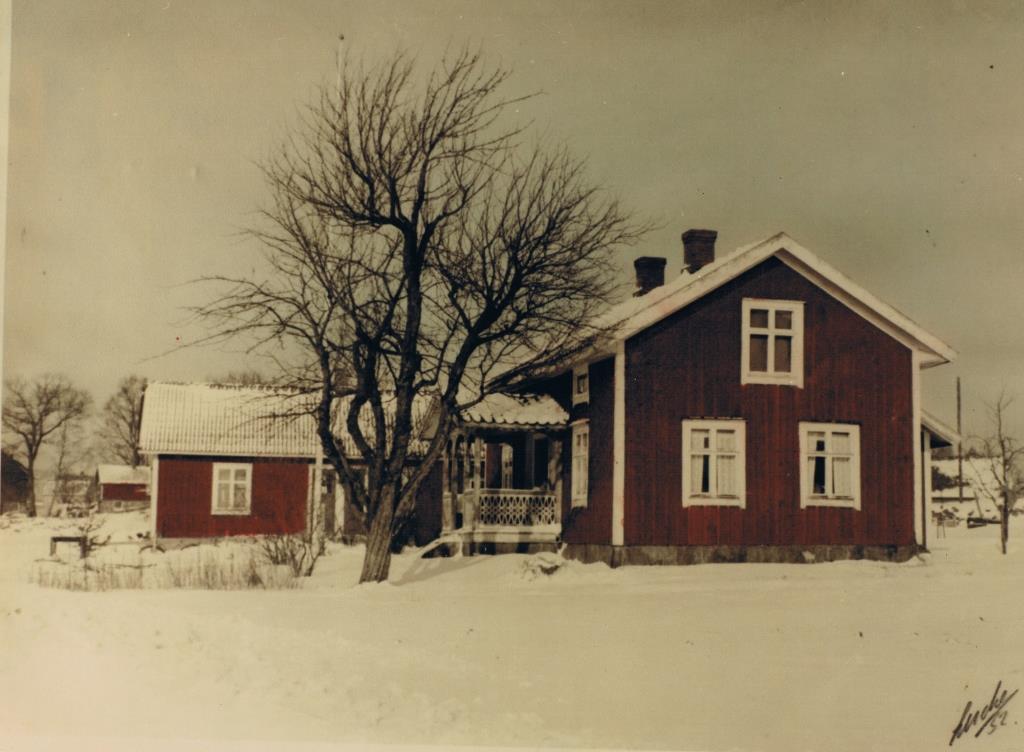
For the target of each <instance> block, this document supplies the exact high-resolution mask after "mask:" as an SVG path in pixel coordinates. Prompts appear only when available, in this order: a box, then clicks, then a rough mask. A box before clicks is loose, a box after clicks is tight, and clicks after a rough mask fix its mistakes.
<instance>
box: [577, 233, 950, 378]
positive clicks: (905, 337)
mask: <svg viewBox="0 0 1024 752" xmlns="http://www.w3.org/2000/svg"><path fill="white" fill-rule="evenodd" d="M773 256H774V257H776V258H778V259H779V260H780V261H782V262H783V263H784V264H786V265H787V266H788V267H790V268H791V269H793V270H794V271H796V272H797V273H798V274H801V275H802V276H804V277H806V278H807V279H808V280H810V281H811V282H813V283H814V284H816V285H817V286H818V287H820V288H822V289H823V290H825V291H826V292H828V293H829V294H830V295H832V296H833V297H834V298H836V299H837V300H839V301H840V302H841V303H843V304H845V305H846V306H847V307H849V308H850V309H852V310H853V311H854V312H856V313H857V314H859V315H861V316H863V317H864V318H865V319H867V320H868V321H870V322H871V323H872V324H874V325H875V326H877V327H878V328H879V329H881V330H883V331H884V332H886V333H887V334H889V335H890V336H892V337H893V338H894V339H896V340H897V341H899V342H902V343H903V344H904V345H906V346H907V347H909V348H911V349H913V350H917V351H918V352H920V353H921V356H922V357H921V366H922V368H927V367H930V366H936V365H940V364H942V363H947V362H949V361H951V360H953V359H954V358H955V357H956V351H954V350H953V348H951V347H950V346H949V345H947V344H945V343H944V342H942V340H940V339H939V338H938V337H936V336H935V335H933V334H930V333H929V332H927V331H925V330H924V329H922V328H921V327H920V326H918V325H917V324H916V323H914V322H913V321H911V320H910V319H909V318H908V317H907V316H905V315H904V314H902V313H900V312H899V311H898V310H896V309H895V308H893V307H892V306H890V305H889V304H887V303H884V302H882V301H881V300H880V299H878V298H877V297H875V296H874V295H872V294H871V293H870V292H868V291H867V290H865V289H864V288H862V287H861V286H860V285H858V284H857V283H856V282H854V281H853V280H851V279H850V278H849V277H847V276H846V275H844V274H843V273H842V272H840V271H838V270H837V269H835V268H833V267H832V266H830V265H829V264H826V263H825V262H824V261H822V260H821V259H820V258H818V257H817V256H815V255H814V254H813V253H811V252H810V251H809V250H807V249H806V248H804V247H803V246H802V245H800V244H799V243H797V242H796V241H795V240H793V239H792V238H791V237H789V236H788V235H786V233H784V232H780V233H777V234H776V235H772V236H771V237H770V238H766V239H765V240H762V241H759V242H757V243H753V244H751V245H747V246H742V247H740V248H737V249H736V250H735V251H734V252H733V253H730V254H729V255H727V256H724V257H722V258H720V259H718V260H717V261H714V262H712V263H710V264H708V265H707V266H704V267H702V268H701V269H700V270H699V271H697V272H696V273H695V274H691V273H689V272H684V273H683V274H680V275H679V276H678V277H677V278H676V279H674V280H672V281H671V282H669V283H668V284H665V285H662V286H661V287H657V288H655V289H653V290H651V291H650V292H648V293H647V294H646V295H643V296H641V297H638V298H630V299H629V300H626V301H624V302H623V303H620V304H619V305H617V306H614V307H612V308H611V309H609V310H608V311H606V312H605V313H604V314H602V315H601V316H600V317H599V318H598V319H597V321H595V327H596V328H598V329H602V330H608V331H609V332H610V337H609V339H605V340H603V341H602V343H601V346H599V348H598V349H599V350H600V351H601V352H602V353H605V352H608V351H609V350H610V349H611V348H610V346H612V345H614V344H615V343H617V342H620V341H623V340H626V339H629V338H630V337H632V336H633V335H635V334H638V333H639V332H641V331H643V330H644V329H646V328H647V327H649V326H651V325H652V324H655V323H657V322H658V321H661V320H662V319H664V318H665V317H666V316H670V315H671V314H673V313H675V312H676V311H679V310H681V309H682V308H685V307H686V306H688V305H689V304H690V303H693V302H694V301H696V300H698V299H699V298H702V297H704V296H705V295H707V294H708V293H710V292H712V291H713V290H715V289H717V288H719V287H721V286H722V285H724V284H725V283H727V282H729V281H731V280H733V279H735V278H736V277H738V276H739V275H740V274H743V273H744V272H746V271H748V270H749V269H752V268H754V267H755V266H757V265H758V264H760V263H761V262H762V261H765V260H766V259H768V258H771V257H773Z"/></svg>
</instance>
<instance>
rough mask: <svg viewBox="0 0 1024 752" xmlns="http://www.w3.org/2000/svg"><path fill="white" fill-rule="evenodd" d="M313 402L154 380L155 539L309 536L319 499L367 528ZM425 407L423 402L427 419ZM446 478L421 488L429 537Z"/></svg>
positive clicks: (336, 515) (329, 519)
mask: <svg viewBox="0 0 1024 752" xmlns="http://www.w3.org/2000/svg"><path fill="white" fill-rule="evenodd" d="M307 400H308V398H307V397H304V396H303V395H302V394H300V393H298V392H294V391H289V390H286V389H280V388H274V387H240V386H233V385H219V384H172V383H161V382H157V383H151V384H149V385H148V386H147V388H146V394H145V399H144V401H143V410H142V428H141V445H142V450H143V452H144V453H145V454H147V455H148V456H149V457H150V458H151V466H152V482H151V492H152V498H153V507H154V513H153V525H154V527H153V535H154V537H155V538H157V539H161V540H166V539H186V540H190V539H197V538H210V537H220V536H232V535H273V534H288V533H299V532H302V531H304V530H305V529H306V525H307V524H308V521H309V519H310V511H311V509H312V508H313V506H312V505H313V504H314V503H317V504H322V505H323V507H324V509H323V511H324V516H325V521H326V527H327V529H328V532H330V533H339V534H348V535H356V534H358V533H360V532H361V528H360V526H359V524H358V522H357V521H356V520H355V517H354V515H353V514H352V513H351V510H350V509H349V508H348V506H347V504H346V502H345V499H344V494H343V493H342V492H341V488H340V486H341V484H339V483H337V482H336V481H335V478H334V473H333V470H332V469H330V468H329V467H327V466H325V464H324V462H323V459H322V454H321V449H320V442H319V439H318V438H317V435H316V431H315V426H314V423H313V419H312V418H311V417H310V415H309V412H308V410H309V404H308V402H307ZM425 408H426V405H425V404H424V403H420V402H417V403H416V404H415V405H414V412H415V416H414V419H415V420H416V421H417V422H418V423H419V424H421V425H422V423H423V420H424V417H425V415H426V409H425ZM367 430H368V429H367ZM339 436H340V437H341V439H342V441H341V444H342V447H343V448H344V450H345V451H346V452H347V453H348V454H349V456H350V457H354V456H355V447H354V445H353V443H352V440H351V438H349V437H348V434H347V432H344V431H343V430H342V429H339ZM417 446H421V443H418V442H414V451H415V449H416V447H417ZM438 482H439V478H438V477H437V476H436V475H435V477H433V478H428V480H427V481H426V482H425V483H424V484H423V486H422V487H421V492H420V494H421V497H420V500H419V502H418V507H419V508H420V509H421V510H422V511H423V515H422V519H421V520H419V521H418V527H417V529H416V530H414V531H413V532H414V534H415V538H416V539H417V540H418V541H420V542H424V543H425V542H427V541H429V540H430V539H432V538H433V537H435V536H436V535H437V533H438V527H437V523H436V522H435V520H439V519H440V510H439V502H440V492H439V489H438ZM317 489H319V490H317Z"/></svg>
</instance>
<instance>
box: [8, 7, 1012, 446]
mask: <svg viewBox="0 0 1024 752" xmlns="http://www.w3.org/2000/svg"><path fill="white" fill-rule="evenodd" d="M846 5H847V4H845V3H842V4H841V3H813V4H804V3H799V2H778V3H768V2H765V3H753V2H742V3H721V2H692V3H683V2H649V3H629V4H627V3H621V2H608V3H600V2H591V3H573V2H558V3H549V2H508V1H507V0H502V2H436V3H425V2H423V3H414V2H372V3H371V2H337V1H336V0H332V1H330V2H289V3H279V2H253V3H239V2H225V1H221V2H216V3H208V2H191V3H182V2H178V1H176V0H170V1H169V0H158V1H157V2H132V3H128V2H88V3H85V2H83V3H77V2H76V3H67V2H55V1H53V0H47V1H45V2H40V1H38V0H34V1H33V2H15V4H14V9H13V46H12V51H13V52H12V57H13V64H12V69H11V70H12V72H11V87H10V90H11V99H10V144H9V150H10V151H9V170H8V175H7V180H8V205H7V233H6V266H5V290H4V293H5V294H4V330H3V335H4V339H3V358H4V364H3V365H4V375H5V376H10V375H13V374H15V373H20V374H24V375H32V374H36V373H39V372H42V371H47V370H50V371H63V372H66V373H68V374H69V375H70V376H71V377H72V378H73V379H74V380H75V381H77V382H78V383H79V384H80V385H81V386H83V387H85V388H87V389H89V390H90V391H91V392H92V393H93V395H94V397H95V399H96V400H97V402H98V403H100V404H102V402H103V401H104V400H105V399H106V398H107V396H109V394H110V393H111V392H112V391H113V389H114V386H115V384H116V382H117V380H118V379H119V378H120V377H121V376H123V375H126V374H129V373H133V372H134V373H142V374H144V375H146V376H148V377H150V378H151V379H188V380H201V379H204V378H208V377H211V376H215V375H217V374H219V373H223V372H225V371H227V370H238V369H240V368H243V367H245V366H246V365H255V366H259V364H258V363H253V362H251V361H250V362H247V361H245V360H244V358H243V356H241V355H240V354H238V353H230V352H219V351H211V350H190V351H184V352H178V353H176V354H173V355H169V356H165V357H160V358H154V356H156V355H157V354H158V353H161V352H164V351H166V350H168V349H170V348H172V347H174V345H175V343H176V342H177V341H178V338H179V337H180V338H181V339H182V340H187V339H189V338H191V337H194V336H195V335H196V334H197V333H198V331H197V330H196V329H195V328H194V327H193V326H192V325H191V324H189V323H188V315H187V313H186V312H185V311H184V310H183V309H184V307H185V306H188V305H189V304H194V303H196V302H198V301H199V300H200V299H201V296H199V295H198V294H197V291H196V290H194V289H193V288H190V287H189V286H188V285H186V284H185V283H186V282H187V281H188V280H190V279H192V278H195V277H197V276H200V275H202V274H208V273H216V272H237V271H239V270H241V269H244V268H245V265H246V264H250V263H251V261H250V260H251V259H253V258H254V255H255V250H254V247H253V246H252V244H251V243H250V242H249V241H246V240H240V239H239V237H238V230H239V229H240V228H242V227H244V226H246V225H247V224H248V223H249V222H250V220H251V214H252V212H253V210H254V209H255V208H256V207H257V206H258V205H259V204H260V201H261V200H262V199H263V198H264V196H265V193H264V188H263V186H262V184H261V181H260V178H259V175H258V173H257V170H256V169H255V167H254V166H253V163H254V161H256V160H258V159H260V158H262V157H264V156H265V155H266V154H268V153H270V152H271V151H272V150H273V149H274V147H275V145H276V144H278V143H279V142H280V140H281V138H282V136H283V135H284V134H285V133H286V132H287V130H288V128H289V126H290V125H291V124H292V123H294V122H295V119H296V113H297V109H298V108H299V107H300V106H301V105H302V104H303V103H304V102H305V101H307V100H308V99H309V97H310V95H311V94H312V92H313V89H314V87H315V86H316V85H317V84H319V83H320V82H322V81H324V80H330V79H331V77H332V75H333V64H334V55H335V39H336V36H337V35H338V34H339V33H344V35H345V37H346V45H348V48H349V51H350V53H351V54H352V55H354V56H356V57H361V56H362V57H366V58H367V59H369V60H371V61H372V60H375V59H378V58H381V57H383V56H386V55H387V54H388V53H389V52H390V51H392V50H393V49H395V47H396V46H398V45H401V46H404V47H406V48H409V49H411V50H413V51H418V52H420V53H421V55H422V56H423V58H424V59H425V60H426V61H431V60H433V59H434V58H435V57H436V56H437V54H438V53H439V52H440V51H441V50H443V48H444V47H445V45H447V44H454V45H461V44H462V43H464V42H467V41H468V42H470V43H479V44H480V45H481V46H482V47H483V49H484V50H485V51H486V52H487V53H488V55H490V56H491V57H492V58H493V59H494V60H500V61H501V62H503V63H505V64H507V65H509V66H511V67H513V68H514V69H515V71H516V75H515V77H514V79H513V81H512V83H511V85H510V88H509V92H510V93H520V92H522V93H525V92H530V91H535V90H541V91H543V92H544V94H543V95H542V96H540V97H538V98H536V99H535V100H533V101H531V102H530V103H528V104H527V105H525V106H523V107H522V112H521V113H520V114H521V116H522V117H523V118H524V119H529V120H532V121H533V122H534V123H535V128H536V132H537V134H538V135H539V136H541V137H550V138H554V139H558V140H563V141H565V142H567V143H568V144H569V145H570V146H571V147H572V148H573V149H574V150H575V151H576V152H577V153H579V154H581V155H584V156H586V157H587V158H588V159H589V164H590V168H591V172H592V176H593V178H594V179H595V180H597V181H599V182H601V183H603V184H605V185H607V186H608V187H609V188H611V189H613V190H614V191H615V192H617V193H618V195H619V196H620V197H621V198H622V199H623V201H624V202H625V204H626V205H627V206H630V207H633V208H635V209H637V210H639V211H640V212H642V213H643V214H644V215H645V216H647V217H650V218H651V219H653V220H655V221H657V222H659V223H661V225H662V229H661V230H658V231H656V232H654V233H652V234H651V235H650V236H649V237H648V239H647V241H646V242H645V243H644V244H643V245H642V246H641V247H638V248H636V249H633V250H631V251H629V252H628V254H627V255H624V256H623V258H622V269H623V272H622V274H623V279H624V280H626V279H628V278H630V277H631V275H632V260H633V258H634V257H636V256H638V255H659V256H667V257H668V258H669V266H668V272H669V273H670V274H672V273H675V272H676V271H678V269H679V268H680V267H681V264H682V250H681V245H680V242H679V235H680V233H681V232H682V231H683V230H684V229H687V228H689V227H710V228H715V229H717V230H718V231H719V251H720V252H721V253H724V252H728V251H730V250H732V249H733V248H735V247H736V246H738V245H741V244H745V243H748V242H751V241H754V240H757V239H760V238H762V237H765V236H767V235H770V234H772V233H774V232H776V231H778V230H785V231H787V232H788V233H789V234H790V235H792V236H793V237H794V238H796V239H797V240H798V241H799V242H801V243H802V244H803V245H805V246H806V247H808V248H810V249H811V250H812V251H814V252H815V253H817V254H818V255H820V256H822V257H823V258H824V259H825V260H826V261H827V262H829V263H830V264H832V265H833V266H836V267H838V268H839V269H840V270H842V271H844V272H845V273H847V274H848V275H849V276H851V277H852V278H853V279H855V280H856V281H857V282H859V283H860V284H862V285H863V286H865V287H866V288H868V289H869V290H871V291H872V292H874V293H875V294H876V295H878V296H879V297H881V298H882V299H883V300H886V301H887V302H889V303H891V304H893V305H895V306H896V307H897V308H899V309H901V310H902V311H903V312H904V313H906V314H908V315H909V316H910V317H911V318H913V319H914V320H916V321H917V322H918V323H920V324H921V325H923V326H925V327H926V328H927V329H929V330H930V331H932V332H934V333H935V334H936V335H938V336H939V337H940V338H942V339H944V340H945V341H947V342H948V343H949V344H951V345H952V346H953V347H955V348H956V349H957V350H958V351H959V353H960V359H959V360H958V362H957V363H955V364H954V365H951V366H943V367H941V368H939V369H936V370H934V371H932V372H928V373H926V376H925V380H924V385H925V404H926V407H927V408H929V409H931V410H932V411H933V412H936V413H938V414H940V415H943V416H945V417H948V418H951V417H952V415H953V405H954V402H953V394H954V392H953V379H954V377H955V376H956V375H961V376H962V377H963V379H964V386H965V395H966V406H967V408H968V409H967V414H966V417H967V421H968V425H967V428H968V429H969V430H981V429H982V428H983V426H982V424H981V422H980V420H979V419H978V418H979V417H980V400H981V399H983V398H992V397H994V396H995V394H996V393H997V392H998V390H999V389H1000V387H1001V386H1003V385H1005V386H1006V387H1007V388H1008V389H1010V390H1015V389H1016V390H1017V391H1019V392H1021V403H1020V404H1019V405H1018V409H1019V411H1020V416H1019V418H1020V419H1019V420H1018V422H1017V425H1020V426H1022V427H1024V383H1022V379H1021V374H1022V373H1024V331H1022V330H1024V326H1022V322H1024V295H1021V293H1020V289H1021V282H1022V281H1024V246H1022V239H1024V200H1022V199H1024V136H1022V135H1021V134H1022V133H1024V129H1022V126H1024V86H1021V81H1024V6H1022V5H1021V4H1019V3H1009V2H1006V3H981V2H971V3H945V2H932V1H931V0H929V1H928V2H903V3H895V4H890V3H888V2H885V3H883V2H877V3H873V2H868V3H857V4H851V5H852V6H853V7H844V6H846ZM891 5H893V6H894V7H890V6H891Z"/></svg>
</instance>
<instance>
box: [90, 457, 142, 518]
mask: <svg viewBox="0 0 1024 752" xmlns="http://www.w3.org/2000/svg"><path fill="white" fill-rule="evenodd" d="M96 496H97V500H98V502H99V507H100V511H101V512H130V511H133V510H137V509H145V508H146V507H148V506H149V468H148V467H143V466H139V467H132V466H131V465H100V466H98V467H97V468H96Z"/></svg>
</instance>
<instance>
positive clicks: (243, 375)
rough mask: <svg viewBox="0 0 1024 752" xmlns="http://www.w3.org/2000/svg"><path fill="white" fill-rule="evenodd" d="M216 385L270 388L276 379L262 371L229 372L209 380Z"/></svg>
mask: <svg viewBox="0 0 1024 752" xmlns="http://www.w3.org/2000/svg"><path fill="white" fill-rule="evenodd" d="M207 381H210V382H212V383H214V384H235V385H237V386H270V385H273V384H274V383H275V382H274V379H273V378H271V377H270V376H267V375H266V374H265V373H263V372H262V371H257V370H255V369H248V370H243V371H228V372H227V373H225V374H222V375H220V376H215V377H213V378H210V379H207Z"/></svg>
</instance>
